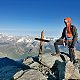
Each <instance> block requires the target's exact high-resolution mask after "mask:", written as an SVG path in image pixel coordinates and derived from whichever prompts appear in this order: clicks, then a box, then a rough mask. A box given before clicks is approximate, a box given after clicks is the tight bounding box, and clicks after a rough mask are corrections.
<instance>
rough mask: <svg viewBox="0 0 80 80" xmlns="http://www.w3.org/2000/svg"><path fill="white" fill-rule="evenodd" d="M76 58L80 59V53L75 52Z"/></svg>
mask: <svg viewBox="0 0 80 80" xmlns="http://www.w3.org/2000/svg"><path fill="white" fill-rule="evenodd" d="M75 58H76V59H80V51H76V50H75Z"/></svg>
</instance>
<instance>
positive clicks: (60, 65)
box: [48, 60, 66, 80]
mask: <svg viewBox="0 0 80 80" xmlns="http://www.w3.org/2000/svg"><path fill="white" fill-rule="evenodd" d="M65 66H66V62H60V61H59V60H56V61H55V64H54V65H53V67H52V68H51V71H52V74H54V76H53V77H52V79H51V78H50V79H48V80H53V78H54V80H62V79H64V78H65ZM48 77H51V76H48Z"/></svg>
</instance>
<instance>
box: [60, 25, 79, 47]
mask: <svg viewBox="0 0 80 80" xmlns="http://www.w3.org/2000/svg"><path fill="white" fill-rule="evenodd" d="M66 29H67V27H65V28H64V29H63V32H62V36H61V38H62V39H63V38H65V39H66ZM71 32H72V35H73V41H72V44H71V45H72V46H74V45H75V43H76V41H77V38H78V33H77V28H76V27H75V26H74V25H71Z"/></svg>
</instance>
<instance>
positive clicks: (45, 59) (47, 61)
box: [40, 53, 63, 68]
mask: <svg viewBox="0 0 80 80" xmlns="http://www.w3.org/2000/svg"><path fill="white" fill-rule="evenodd" d="M56 60H59V61H60V62H63V60H62V59H61V57H60V56H58V55H56V56H52V55H51V54H50V53H46V54H41V55H40V62H41V63H42V64H44V65H46V66H47V67H49V68H52V66H53V65H54V63H55V61H56Z"/></svg>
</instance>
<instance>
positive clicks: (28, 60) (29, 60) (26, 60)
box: [23, 57, 33, 65]
mask: <svg viewBox="0 0 80 80" xmlns="http://www.w3.org/2000/svg"><path fill="white" fill-rule="evenodd" d="M23 63H24V64H25V65H29V64H31V63H33V58H32V57H30V58H28V59H24V60H23Z"/></svg>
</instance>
